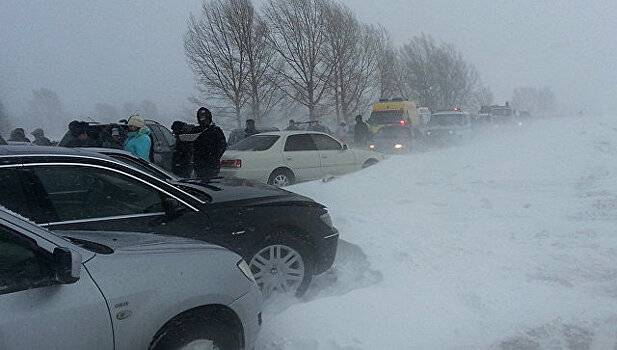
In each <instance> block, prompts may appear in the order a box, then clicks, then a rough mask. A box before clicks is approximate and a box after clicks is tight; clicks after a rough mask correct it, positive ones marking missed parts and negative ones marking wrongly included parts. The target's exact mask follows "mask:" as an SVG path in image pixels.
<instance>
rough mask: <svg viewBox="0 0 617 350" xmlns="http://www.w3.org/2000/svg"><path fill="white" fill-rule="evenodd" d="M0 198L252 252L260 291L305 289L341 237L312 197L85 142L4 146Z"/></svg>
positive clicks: (65, 216) (76, 225)
mask: <svg viewBox="0 0 617 350" xmlns="http://www.w3.org/2000/svg"><path fill="white" fill-rule="evenodd" d="M0 205H2V206H5V207H6V208H8V209H10V210H12V211H14V212H17V213H19V214H21V215H23V216H25V217H27V218H30V219H31V220H33V221H34V222H36V223H37V224H40V225H41V226H44V227H47V228H49V229H51V230H81V231H127V230H130V231H133V232H146V233H156V234H162V235H170V236H181V237H186V238H192V239H198V240H203V241H207V242H209V243H214V244H218V245H221V246H224V247H226V248H228V249H230V250H233V251H235V252H236V253H238V254H239V255H241V256H242V257H243V258H244V259H245V260H246V261H248V262H249V265H250V268H251V270H252V272H253V274H254V275H255V279H256V280H257V283H258V284H259V286H260V287H261V288H262V291H263V292H264V294H265V295H269V294H271V293H272V292H273V291H280V292H295V293H297V294H301V293H303V292H304V291H305V290H306V288H307V287H308V284H309V283H310V281H311V279H312V276H313V275H316V274H321V273H323V272H325V271H326V270H328V269H329V268H330V267H331V266H332V264H333V262H334V258H335V255H336V249H337V245H338V231H337V230H336V229H335V228H334V226H333V225H332V221H331V219H330V216H329V214H328V211H327V210H326V208H325V207H324V206H323V205H321V204H319V203H317V202H315V201H313V200H312V199H309V198H306V197H303V196H300V195H298V194H295V193H292V192H288V191H284V190H281V189H278V188H275V187H271V186H268V185H263V184H258V183H254V182H251V181H247V180H237V179H236V180H233V179H227V180H226V179H213V180H210V181H208V182H203V181H197V180H180V181H177V180H174V179H171V178H170V179H165V180H164V179H161V178H159V177H156V176H153V175H150V174H149V173H146V172H144V171H142V170H140V169H138V168H137V167H132V166H129V165H127V164H125V163H122V162H120V161H117V160H115V159H113V158H111V157H108V156H106V155H102V154H98V153H94V152H90V151H86V150H81V149H68V148H60V147H37V148H34V147H25V146H0ZM208 263H210V262H208V261H204V264H208Z"/></svg>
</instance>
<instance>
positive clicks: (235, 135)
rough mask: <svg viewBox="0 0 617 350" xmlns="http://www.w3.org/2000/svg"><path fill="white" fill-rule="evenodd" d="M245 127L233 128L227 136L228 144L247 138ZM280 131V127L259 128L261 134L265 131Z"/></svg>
mask: <svg viewBox="0 0 617 350" xmlns="http://www.w3.org/2000/svg"><path fill="white" fill-rule="evenodd" d="M244 130H245V129H233V130H232V131H231V132H230V133H229V137H228V138H227V146H231V145H234V144H236V143H238V142H240V141H242V140H244V139H245V138H246V133H245V132H244ZM271 131H279V129H278V128H257V132H258V133H259V134H261V133H264V132H271Z"/></svg>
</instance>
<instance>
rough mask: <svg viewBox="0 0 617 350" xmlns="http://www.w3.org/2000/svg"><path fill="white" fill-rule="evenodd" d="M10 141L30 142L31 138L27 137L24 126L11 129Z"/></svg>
mask: <svg viewBox="0 0 617 350" xmlns="http://www.w3.org/2000/svg"><path fill="white" fill-rule="evenodd" d="M9 141H13V142H30V140H29V139H28V138H27V137H26V133H25V132H24V129H22V128H17V129H15V130H13V131H11V137H10V138H9Z"/></svg>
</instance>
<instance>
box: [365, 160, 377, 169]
mask: <svg viewBox="0 0 617 350" xmlns="http://www.w3.org/2000/svg"><path fill="white" fill-rule="evenodd" d="M377 163H379V161H378V160H377V159H373V158H371V159H369V160H367V161H366V162H364V164H362V169H366V168H368V167H370V166H373V165H375V164H377Z"/></svg>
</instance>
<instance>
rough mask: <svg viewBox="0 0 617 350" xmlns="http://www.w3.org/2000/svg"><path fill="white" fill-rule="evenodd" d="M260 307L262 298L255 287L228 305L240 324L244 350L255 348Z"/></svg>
mask: <svg viewBox="0 0 617 350" xmlns="http://www.w3.org/2000/svg"><path fill="white" fill-rule="evenodd" d="M262 306H263V296H262V294H261V292H260V291H259V288H257V287H256V286H255V288H251V291H250V292H248V293H246V294H245V295H243V296H242V297H240V298H238V299H237V300H236V301H234V302H233V303H232V304H231V305H230V307H231V309H232V310H234V312H235V313H236V314H237V315H238V317H239V318H240V321H241V322H242V327H243V329H244V348H245V349H253V348H254V347H255V342H256V341H257V336H258V335H259V331H260V330H261V323H262V315H261V312H262V308H263V307H262Z"/></svg>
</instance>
